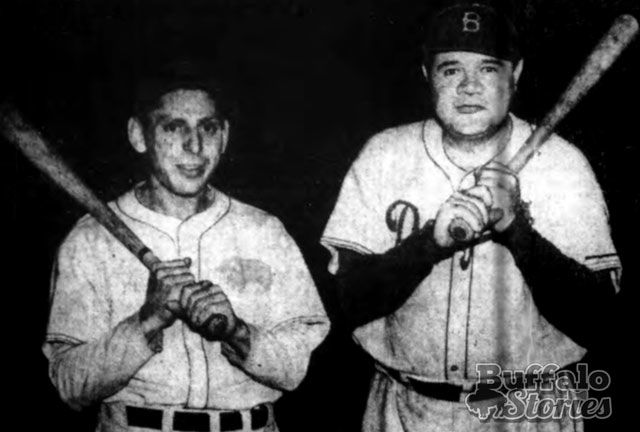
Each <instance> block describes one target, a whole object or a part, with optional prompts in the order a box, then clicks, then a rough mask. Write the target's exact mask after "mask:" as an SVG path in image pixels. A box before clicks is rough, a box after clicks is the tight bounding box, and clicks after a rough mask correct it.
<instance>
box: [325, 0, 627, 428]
mask: <svg viewBox="0 0 640 432" xmlns="http://www.w3.org/2000/svg"><path fill="white" fill-rule="evenodd" d="M522 68H523V63H522V59H521V57H520V51H519V49H518V44H517V33H516V29H515V28H514V26H513V25H512V23H511V21H510V20H509V19H508V17H507V16H506V15H504V14H503V13H502V11H501V10H499V9H497V8H496V7H494V6H492V5H491V4H489V3H486V2H483V3H479V2H466V1H464V0H463V1H457V2H453V3H451V2H450V3H449V4H448V5H446V6H445V7H442V8H441V9H439V10H438V11H437V12H435V13H434V14H433V16H432V18H431V21H430V25H429V27H428V34H427V37H426V40H425V42H424V63H423V71H424V75H425V77H426V79H427V81H428V83H429V86H430V90H431V94H432V102H433V105H434V109H435V118H432V119H427V120H425V121H421V122H417V123H413V124H407V125H402V126H398V127H394V128H391V129H388V130H385V131H383V132H381V133H379V134H377V135H375V136H374V137H373V138H371V139H370V140H369V141H368V142H367V144H366V145H365V147H364V149H363V150H362V151H361V153H360V155H359V156H358V158H357V160H356V161H355V162H354V163H353V165H352V166H351V168H350V170H349V172H348V174H347V176H346V178H345V179H344V183H343V185H342V189H341V192H340V195H339V198H338V201H337V204H336V206H335V208H334V210H333V213H332V214H331V217H330V219H329V221H328V224H327V226H326V229H325V231H324V234H323V237H322V243H323V245H324V246H326V247H327V248H328V249H329V250H330V251H331V254H332V260H331V263H330V266H329V270H330V272H332V273H333V274H334V275H335V277H336V279H337V283H338V285H339V297H340V301H341V305H342V307H343V309H344V316H345V320H346V321H347V323H348V324H349V325H350V326H351V327H352V329H353V335H354V338H355V340H356V341H357V343H358V344H359V345H361V346H362V348H363V349H364V350H365V351H367V352H368V353H369V354H370V355H371V356H372V358H373V359H374V361H375V364H376V373H375V375H374V377H373V380H372V382H371V388H370V393H369V399H368V404H367V409H366V413H365V416H364V426H363V430H365V431H420V432H429V431H470V430H483V431H484V430H545V431H546V430H549V431H555V430H563V431H569V430H581V429H582V422H581V420H580V418H574V416H571V415H570V414H568V413H567V412H565V413H561V415H558V416H557V418H552V419H549V418H547V419H546V420H545V421H538V420H536V416H535V412H534V413H533V415H532V416H531V418H529V419H524V420H523V419H520V420H519V421H512V422H507V423H505V422H500V421H498V419H495V418H493V419H489V420H488V421H487V420H486V418H485V419H484V420H485V421H481V420H480V419H479V418H478V416H477V413H478V412H480V410H479V408H477V407H480V406H483V405H484V406H494V407H495V408H496V409H497V408H499V404H500V403H504V401H499V400H496V398H497V399H500V394H496V392H493V391H488V390H489V389H488V388H486V387H483V385H485V384H483V383H482V382H478V381H479V380H480V379H481V378H482V377H480V376H479V372H478V369H477V366H478V365H480V364H483V363H491V364H495V365H497V366H499V367H500V368H501V370H512V371H526V370H527V367H528V366H531V365H535V364H539V365H558V366H559V367H564V366H566V365H569V364H571V363H574V362H577V361H579V360H580V359H581V358H582V357H583V356H584V354H585V352H586V348H588V347H591V346H593V345H595V344H597V343H599V341H600V339H601V337H602V331H600V330H599V327H602V326H603V324H605V323H604V322H603V320H604V319H603V320H598V319H593V318H586V319H585V318H583V317H592V316H598V314H599V313H601V312H602V313H604V312H605V311H606V310H607V308H608V307H609V305H610V304H611V302H613V299H614V296H615V293H616V292H617V289H618V288H617V281H618V277H619V274H620V271H621V268H620V261H619V259H618V255H617V253H616V250H615V248H614V245H613V243H612V240H611V237H610V230H609V225H608V215H607V209H606V206H605V203H604V200H603V196H602V193H601V190H600V188H599V185H598V183H597V181H596V179H595V177H594V174H593V172H592V170H591V168H590V166H589V164H588V162H587V161H586V160H585V158H584V156H583V155H582V154H581V153H580V151H579V150H577V149H576V148H575V147H574V146H573V145H571V144H570V143H568V142H567V141H565V140H563V139H562V138H560V137H558V136H552V137H551V138H550V140H549V141H548V142H547V143H546V144H545V145H544V146H543V147H542V148H541V150H540V151H539V152H538V153H537V154H536V155H535V156H534V158H533V159H532V160H531V161H530V163H529V164H528V165H527V166H526V167H525V168H524V169H523V170H522V171H521V172H520V173H519V174H518V175H516V174H515V173H513V172H510V171H509V169H508V168H507V167H506V164H507V163H508V161H509V160H511V157H512V156H513V155H514V154H515V153H516V152H517V150H518V149H519V148H520V146H521V145H522V144H523V143H524V141H525V140H526V139H527V137H528V136H529V135H530V134H531V132H532V129H533V128H532V126H531V125H530V124H528V123H527V122H525V121H523V120H521V119H519V118H517V117H516V116H515V115H513V114H512V113H510V112H509V108H510V104H511V101H512V99H513V96H514V93H515V90H516V87H517V84H518V80H519V78H520V75H521V73H522ZM457 222H463V223H464V224H465V225H466V226H468V227H470V228H471V230H472V232H473V236H472V238H470V239H469V240H467V241H462V242H458V241H456V240H455V239H454V238H453V237H452V236H451V233H450V227H451V226H452V224H455V223H457ZM518 385H521V386H523V387H524V386H525V385H526V384H525V383H520V384H518ZM552 393H553V392H552ZM474 407H476V408H474ZM474 414H475V415H474ZM577 417H579V416H577ZM529 420H530V421H529Z"/></svg>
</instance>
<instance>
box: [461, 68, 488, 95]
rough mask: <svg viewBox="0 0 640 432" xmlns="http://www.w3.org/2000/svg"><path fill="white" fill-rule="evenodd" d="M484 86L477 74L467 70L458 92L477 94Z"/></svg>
mask: <svg viewBox="0 0 640 432" xmlns="http://www.w3.org/2000/svg"><path fill="white" fill-rule="evenodd" d="M482 87H483V86H482V83H481V82H480V80H479V79H478V75H477V74H475V73H470V72H465V73H464V77H463V78H462V81H460V84H458V93H466V94H476V93H480V92H481V91H482Z"/></svg>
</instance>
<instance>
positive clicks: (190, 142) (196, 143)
mask: <svg viewBox="0 0 640 432" xmlns="http://www.w3.org/2000/svg"><path fill="white" fill-rule="evenodd" d="M182 148H183V149H184V151H186V152H188V153H192V154H196V155H197V154H200V152H201V151H202V136H201V135H200V134H199V133H198V130H197V129H196V128H193V129H191V130H190V131H189V133H188V134H187V136H186V139H185V140H184V142H183V144H182Z"/></svg>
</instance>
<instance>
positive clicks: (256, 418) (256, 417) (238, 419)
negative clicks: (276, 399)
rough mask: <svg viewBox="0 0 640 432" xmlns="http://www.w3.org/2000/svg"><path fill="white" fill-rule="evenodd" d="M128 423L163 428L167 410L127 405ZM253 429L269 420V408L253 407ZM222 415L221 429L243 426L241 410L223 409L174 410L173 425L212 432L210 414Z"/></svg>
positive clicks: (225, 431)
mask: <svg viewBox="0 0 640 432" xmlns="http://www.w3.org/2000/svg"><path fill="white" fill-rule="evenodd" d="M126 410H127V424H128V425H129V426H134V427H143V428H148V429H158V430H162V417H163V416H164V414H165V412H164V411H163V410H160V409H153V408H142V407H134V406H127V407H126ZM250 413H251V429H252V430H256V429H262V428H263V427H265V426H266V425H267V422H268V421H269V408H268V407H267V406H266V405H264V404H261V405H257V406H255V407H253V408H251V411H250ZM212 415H215V416H219V417H220V431H221V432H228V431H235V430H239V429H242V428H243V425H242V413H241V412H240V411H222V412H220V413H219V414H213V413H209V412H204V411H203V412H192V411H174V412H173V425H172V428H173V430H175V431H185V432H186V431H190V432H210V431H211V428H210V424H211V423H210V416H212Z"/></svg>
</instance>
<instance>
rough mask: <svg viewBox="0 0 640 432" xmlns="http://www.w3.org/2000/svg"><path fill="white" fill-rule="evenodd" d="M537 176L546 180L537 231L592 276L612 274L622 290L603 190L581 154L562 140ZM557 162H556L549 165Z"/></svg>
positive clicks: (535, 205)
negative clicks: (587, 270) (585, 268)
mask: <svg viewBox="0 0 640 432" xmlns="http://www.w3.org/2000/svg"><path fill="white" fill-rule="evenodd" d="M555 140H556V143H554V144H556V145H555V146H554V147H552V148H551V149H550V151H549V152H548V153H546V154H543V155H542V157H541V158H540V159H541V160H540V161H539V163H537V164H535V167H534V170H533V171H535V170H537V171H538V174H540V176H541V178H543V179H544V181H542V182H541V183H540V187H539V188H536V189H537V190H535V191H532V194H533V195H535V198H534V199H533V200H532V201H531V213H532V217H533V220H534V227H535V228H536V229H537V230H538V231H539V232H540V233H541V234H542V235H543V236H545V237H546V238H547V239H548V240H549V241H551V242H552V243H553V244H554V245H556V247H558V249H560V251H562V252H563V253H564V254H566V255H567V256H569V257H570V258H573V259H574V260H576V261H577V262H579V263H581V264H583V265H585V266H586V267H588V268H589V269H591V270H593V271H606V270H610V271H611V275H612V278H613V281H614V284H615V286H616V289H619V279H620V275H621V272H622V265H621V262H620V258H619V256H618V253H617V251H616V249H615V246H614V244H613V240H612V238H611V229H610V226H609V212H608V209H607V205H606V202H605V199H604V196H603V193H602V190H601V189H600V185H599V184H598V181H597V180H596V177H595V175H594V173H593V170H592V169H591V166H590V165H589V163H588V161H587V160H586V158H585V157H584V156H583V155H582V153H581V152H580V151H579V150H577V149H576V148H575V147H573V146H572V145H571V144H569V143H566V142H564V141H562V140H560V139H559V138H557V137H555ZM550 158H553V161H550V160H549V159H550ZM545 165H548V167H547V168H548V169H546V170H544V171H543V169H544V167H545Z"/></svg>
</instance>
